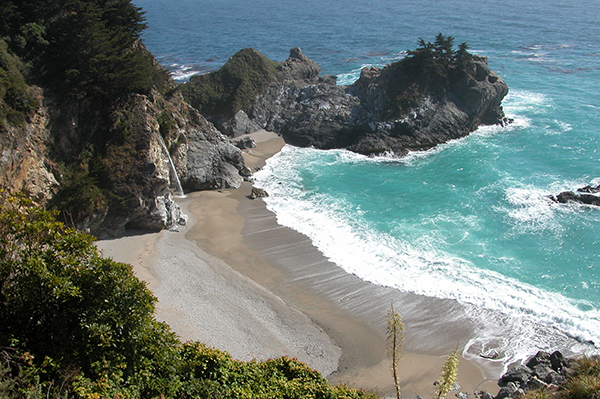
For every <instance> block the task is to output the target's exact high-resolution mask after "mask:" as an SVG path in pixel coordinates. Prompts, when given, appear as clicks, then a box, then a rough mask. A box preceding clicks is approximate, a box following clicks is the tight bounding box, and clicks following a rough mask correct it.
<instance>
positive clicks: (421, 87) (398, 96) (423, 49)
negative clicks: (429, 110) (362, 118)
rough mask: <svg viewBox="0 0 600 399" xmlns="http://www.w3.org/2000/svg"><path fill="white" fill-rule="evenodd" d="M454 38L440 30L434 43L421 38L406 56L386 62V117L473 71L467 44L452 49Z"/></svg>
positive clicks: (398, 113)
mask: <svg viewBox="0 0 600 399" xmlns="http://www.w3.org/2000/svg"><path fill="white" fill-rule="evenodd" d="M454 40H455V39H454V37H452V36H444V35H443V34H442V33H439V34H438V35H437V36H436V38H435V41H434V42H433V43H431V42H428V41H425V40H424V39H423V38H421V39H419V41H418V42H417V45H418V47H417V48H416V49H414V50H408V51H407V56H406V57H405V58H403V59H402V60H400V61H397V62H395V63H392V64H390V65H388V66H386V68H385V70H384V74H385V75H386V76H388V77H389V83H388V92H387V101H386V104H385V111H384V112H385V114H386V116H387V117H388V118H394V117H397V116H399V115H401V114H402V112H405V111H406V110H408V109H411V108H414V107H415V106H417V105H418V103H419V101H420V100H421V99H422V97H423V96H424V95H425V94H426V93H430V92H431V93H435V94H436V95H444V94H445V93H446V92H447V91H448V90H449V88H450V86H451V85H452V84H453V83H454V82H455V81H456V80H458V79H459V78H460V77H461V76H463V75H465V74H467V75H469V74H470V75H472V74H473V73H474V68H473V55H472V54H471V53H469V51H468V48H469V46H468V44H467V43H461V44H460V45H459V46H458V49H454Z"/></svg>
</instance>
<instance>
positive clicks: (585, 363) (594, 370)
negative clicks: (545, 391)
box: [560, 356, 600, 399]
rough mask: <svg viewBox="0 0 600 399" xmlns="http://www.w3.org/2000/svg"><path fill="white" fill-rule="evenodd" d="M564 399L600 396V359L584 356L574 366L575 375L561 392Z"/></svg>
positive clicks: (584, 398) (563, 386)
mask: <svg viewBox="0 0 600 399" xmlns="http://www.w3.org/2000/svg"><path fill="white" fill-rule="evenodd" d="M560 394H561V395H560V396H561V398H563V399H590V398H598V397H599V396H600V358H598V357H588V356H584V357H582V358H580V359H578V360H577V361H576V362H575V364H574V366H573V375H572V376H571V377H570V378H569V379H568V381H567V382H565V383H564V384H563V385H562V387H561V390H560Z"/></svg>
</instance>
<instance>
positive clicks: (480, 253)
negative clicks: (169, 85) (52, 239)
mask: <svg viewBox="0 0 600 399" xmlns="http://www.w3.org/2000/svg"><path fill="white" fill-rule="evenodd" d="M134 3H135V4H136V5H138V6H140V7H142V8H143V9H144V10H145V11H146V18H147V22H148V25H149V28H148V29H147V30H146V31H145V33H144V34H143V40H144V42H145V44H146V46H147V47H148V49H149V50H150V51H151V52H152V53H153V54H154V55H155V56H156V57H157V59H158V60H159V62H160V63H161V64H162V65H163V66H165V67H166V68H167V69H168V70H169V71H170V72H171V73H172V75H173V76H174V78H175V79H176V80H179V81H185V80H186V79H188V78H189V77H190V76H191V75H193V74H195V73H204V72H208V71H212V70H216V69H218V68H219V67H220V66H222V65H223V64H224V63H225V62H226V61H227V59H228V58H229V57H231V56H232V55H233V54H234V53H235V52H237V51H238V50H240V49H242V48H245V47H254V48H256V49H257V50H259V51H260V52H262V53H263V54H265V55H266V56H268V57H269V58H271V59H273V60H277V61H282V60H284V59H286V58H287V57H288V55H289V50H290V49H291V48H292V47H296V46H300V47H301V48H302V50H303V53H304V54H305V55H306V56H308V57H309V58H311V59H312V60H314V61H315V62H317V63H318V64H319V65H320V66H321V68H322V73H324V74H335V75H337V76H338V83H339V84H350V83H352V82H353V81H355V80H356V79H357V78H358V76H359V73H360V69H361V68H362V67H365V66H372V65H378V66H383V65H385V64H387V63H390V62H393V61H395V60H398V59H401V58H402V57H403V56H404V55H405V54H406V50H408V49H413V48H415V47H416V42H417V40H418V39H419V38H423V39H425V40H427V41H434V39H435V36H436V35H437V34H438V33H439V32H441V33H443V34H444V35H451V36H453V37H455V38H456V39H455V43H456V44H459V43H462V42H467V43H468V45H469V47H470V51H471V52H473V53H475V54H480V55H485V56H487V57H488V58H489V65H490V67H491V69H493V70H495V71H496V72H497V73H498V74H499V75H500V76H501V77H502V78H503V79H504V80H505V81H506V83H507V84H508V86H509V88H510V93H509V95H508V97H507V98H506V99H505V100H504V102H503V105H504V110H505V113H506V114H507V116H508V117H510V118H513V119H514V123H512V124H510V125H508V126H506V127H499V126H493V127H482V128H480V129H478V130H477V131H476V132H474V133H473V134H471V135H470V136H468V137H466V138H463V139H460V140H456V141H452V142H449V143H446V144H444V145H440V146H438V147H436V148H434V149H432V150H429V151H426V152H415V153H410V154H409V155H408V156H406V157H404V158H395V157H392V156H388V157H365V156H361V155H357V154H354V153H351V152H348V151H345V150H330V151H321V150H315V149H311V148H295V147H291V146H286V147H285V148H284V149H283V151H281V153H279V154H277V155H276V156H275V157H273V158H271V159H270V160H269V161H268V163H267V166H266V167H265V168H264V169H263V170H262V171H260V172H258V173H257V174H256V185H257V186H260V187H263V188H265V189H266V190H267V191H268V192H269V194H270V196H269V197H268V198H266V199H265V201H266V202H267V207H268V208H269V209H270V210H272V211H273V212H274V213H275V214H276V215H277V220H278V222H279V223H280V224H282V225H285V226H288V227H290V228H292V229H295V230H297V231H299V232H301V233H303V234H305V235H307V236H308V237H309V238H310V239H311V240H312V241H313V243H314V244H315V246H316V247H317V248H318V249H319V250H320V251H321V252H322V253H323V254H324V255H325V256H326V257H327V258H329V259H330V260H331V261H333V262H334V263H336V264H337V265H338V266H339V267H341V268H343V269H344V270H346V271H347V272H349V273H353V274H356V275H357V276H359V277H360V278H362V279H364V280H367V281H371V282H374V283H376V284H380V285H385V286H389V287H393V288H396V289H398V290H401V291H406V292H412V293H416V294H421V295H425V296H429V297H435V298H448V299H454V300H456V301H459V302H461V303H465V304H468V305H476V306H479V307H484V308H486V309H490V310H493V311H499V312H501V313H503V314H505V315H508V316H510V317H511V318H513V320H516V321H518V320H526V321H528V322H533V323H534V324H538V325H542V326H546V327H550V328H555V329H556V330H557V331H561V332H564V333H566V334H568V335H569V336H571V337H573V338H574V339H576V340H577V341H579V342H580V343H581V348H583V349H585V350H588V351H590V352H598V348H599V347H600V241H599V240H600V209H599V208H593V207H589V206H583V205H559V204H556V203H554V202H552V201H551V200H550V199H549V196H550V195H553V194H554V195H555V194H558V193H560V192H562V191H565V190H576V189H577V188H579V187H583V186H586V185H588V184H590V185H599V184H600V42H599V41H598V38H599V37H600V24H598V18H599V17H600V1H597V0H593V1H589V0H588V1H582V2H572V1H566V0H528V1H522V0H519V1H517V0H504V1H495V0H478V1H471V0H447V1H440V0H423V1H414V0H409V1H399V0H333V1H329V2H324V1H315V0H301V1H298V0H294V1H291V0H277V1H273V0H245V1H239V0H180V1H177V2H172V1H167V0H135V1H134ZM474 317H476V316H474ZM513 339H514V340H515V341H517V340H519V339H521V340H523V337H519V336H518V335H517V336H514V337H513ZM525 341H527V342H529V338H527V339H525ZM530 341H531V342H530V344H527V343H525V351H529V353H530V354H533V353H535V351H536V350H538V349H544V350H554V349H564V348H557V347H555V342H554V341H553V340H552V339H548V340H546V341H544V340H541V341H540V340H530ZM528 345H529V346H528ZM509 346H510V345H509ZM521 346H523V342H521ZM520 350H523V348H522V347H521V348H520ZM509 358H511V359H514V356H513V357H510V356H509Z"/></svg>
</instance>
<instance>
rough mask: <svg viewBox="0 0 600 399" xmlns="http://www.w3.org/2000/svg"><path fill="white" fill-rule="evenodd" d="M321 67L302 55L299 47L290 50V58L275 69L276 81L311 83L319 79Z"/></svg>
mask: <svg viewBox="0 0 600 399" xmlns="http://www.w3.org/2000/svg"><path fill="white" fill-rule="evenodd" d="M320 74H321V67H320V66H319V65H317V63H316V62H314V61H313V60H311V59H309V58H308V57H306V56H305V55H304V54H302V50H301V49H300V47H294V48H293V49H291V50H290V56H289V58H288V59H287V60H285V61H283V62H282V63H281V64H280V65H279V67H278V68H277V80H279V81H280V82H285V81H288V80H292V81H296V80H300V81H307V82H313V81H315V80H316V79H318V78H319V75H320Z"/></svg>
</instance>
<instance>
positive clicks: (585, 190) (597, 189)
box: [577, 185, 600, 194]
mask: <svg viewBox="0 0 600 399" xmlns="http://www.w3.org/2000/svg"><path fill="white" fill-rule="evenodd" d="M577 192H580V193H588V194H598V193H600V185H598V186H596V187H592V186H589V185H588V186H585V187H582V188H578V189H577Z"/></svg>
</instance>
